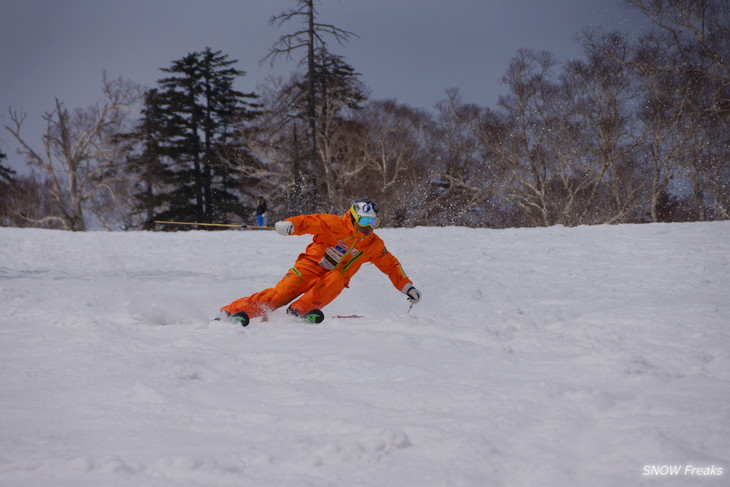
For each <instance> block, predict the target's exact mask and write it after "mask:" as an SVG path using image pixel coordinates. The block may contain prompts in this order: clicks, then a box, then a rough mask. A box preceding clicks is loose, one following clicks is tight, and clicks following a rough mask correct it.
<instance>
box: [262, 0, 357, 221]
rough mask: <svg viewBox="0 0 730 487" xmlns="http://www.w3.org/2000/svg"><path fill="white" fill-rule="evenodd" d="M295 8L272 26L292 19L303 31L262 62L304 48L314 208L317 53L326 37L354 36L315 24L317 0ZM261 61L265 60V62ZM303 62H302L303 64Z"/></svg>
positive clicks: (277, 45)
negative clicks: (297, 22) (296, 21)
mask: <svg viewBox="0 0 730 487" xmlns="http://www.w3.org/2000/svg"><path fill="white" fill-rule="evenodd" d="M294 1H295V2H296V4H297V5H296V7H294V8H292V9H289V10H286V11H284V12H282V13H281V14H279V15H276V16H274V17H272V18H271V20H270V21H269V22H270V23H271V24H276V25H279V26H281V25H282V24H284V23H286V22H288V21H291V20H300V21H301V22H302V24H303V25H304V27H303V28H301V29H299V30H296V31H295V32H293V33H291V34H286V35H284V36H282V37H280V38H279V40H278V41H277V42H276V43H275V44H274V46H273V47H272V48H271V50H270V51H269V54H268V55H267V56H266V57H265V58H264V59H263V60H267V59H269V60H271V61H272V62H273V61H274V60H275V59H276V58H278V57H280V56H286V57H287V58H289V59H291V58H292V55H293V53H294V52H295V51H298V50H300V49H302V48H304V49H306V57H305V58H304V59H305V60H306V81H307V96H306V100H307V110H306V119H307V127H308V131H307V139H308V141H309V144H308V145H309V151H308V159H309V162H308V168H307V171H306V172H307V174H308V175H309V180H310V181H309V190H308V193H309V197H308V198H305V199H306V200H308V201H307V204H308V206H310V207H311V209H314V208H315V207H316V205H317V204H318V200H319V197H318V194H317V187H318V176H319V174H318V173H319V171H318V169H319V164H318V163H317V110H316V103H317V101H316V100H317V93H316V88H317V83H318V78H317V77H318V73H317V66H316V62H315V61H316V57H317V54H318V51H319V52H320V54H323V53H324V52H326V51H327V43H326V42H325V40H324V35H325V34H326V35H329V36H332V37H334V39H335V40H336V41H337V42H339V43H340V44H342V43H344V42H345V41H347V40H348V39H349V38H350V37H352V36H354V35H355V34H354V33H352V32H348V31H346V30H343V29H339V28H337V27H335V26H333V25H331V24H323V23H320V22H317V21H316V17H317V15H318V12H317V9H316V8H315V6H314V2H315V0H294ZM263 60H262V61H263ZM303 63H304V61H303V62H302V64H303Z"/></svg>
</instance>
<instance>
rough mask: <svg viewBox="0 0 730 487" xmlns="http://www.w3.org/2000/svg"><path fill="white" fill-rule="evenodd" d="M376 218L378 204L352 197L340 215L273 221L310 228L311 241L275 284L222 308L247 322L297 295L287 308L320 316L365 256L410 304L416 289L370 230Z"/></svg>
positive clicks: (295, 230) (294, 231)
mask: <svg viewBox="0 0 730 487" xmlns="http://www.w3.org/2000/svg"><path fill="white" fill-rule="evenodd" d="M379 224H380V219H379V218H378V205H377V204H376V203H375V202H374V201H373V200H371V199H368V198H359V199H356V200H355V201H354V202H353V203H352V206H351V207H350V209H348V210H347V211H346V212H345V214H344V215H343V216H337V215H328V214H323V213H317V214H312V215H300V216H294V217H291V218H287V219H285V220H282V221H279V222H276V224H275V225H274V228H275V229H276V232H277V233H279V234H281V235H304V234H311V235H314V238H313V239H312V243H310V244H309V246H308V247H307V249H306V251H305V252H304V253H302V254H300V255H299V257H298V258H297V261H296V263H295V264H294V267H292V268H291V269H289V272H287V273H286V274H285V275H284V277H283V278H282V279H281V280H280V281H279V282H278V284H276V286H275V287H273V288H269V289H266V290H264V291H261V292H258V293H255V294H252V295H251V296H248V297H245V298H241V299H238V300H236V301H233V302H232V303H231V304H229V305H228V306H224V307H222V308H221V311H223V312H224V313H225V314H226V316H227V317H228V318H229V319H231V320H232V321H235V322H237V323H240V324H241V325H243V326H247V325H248V322H249V319H250V318H254V317H257V316H262V315H265V314H267V313H268V312H270V311H273V310H275V309H277V308H280V307H281V306H284V305H286V304H288V303H290V302H291V301H293V300H294V299H295V298H297V297H299V299H297V300H296V301H294V302H293V303H292V304H291V305H290V306H289V308H288V309H287V313H288V314H291V315H293V316H297V317H301V318H305V319H307V320H308V321H311V322H312V323H320V322H321V321H322V320H323V319H324V314H323V313H322V311H321V310H320V308H323V307H324V306H326V305H327V304H329V303H331V302H332V301H333V300H334V299H335V298H336V297H337V296H338V295H339V294H340V292H342V290H343V289H344V288H346V287H347V285H348V283H349V282H350V279H351V278H352V276H353V275H354V274H355V273H356V272H357V271H358V270H359V269H360V267H361V266H362V265H363V264H364V263H366V262H372V263H373V264H375V266H376V267H377V268H378V269H380V271H382V272H383V273H384V274H386V275H387V276H388V277H389V278H390V281H391V282H392V283H393V285H394V286H395V287H396V289H398V290H399V291H400V292H402V293H403V294H405V295H406V296H408V300H409V301H410V302H411V304H415V303H417V302H418V301H420V299H421V293H420V292H419V291H418V290H417V289H416V288H415V287H414V286H413V282H412V281H411V280H410V279H409V278H408V276H406V274H405V272H403V269H402V268H401V265H400V262H398V259H396V258H395V256H393V254H391V253H390V252H388V250H387V249H386V248H385V243H384V242H383V240H381V239H380V237H378V236H377V235H375V233H374V232H373V230H374V229H375V228H377V227H378V225H379Z"/></svg>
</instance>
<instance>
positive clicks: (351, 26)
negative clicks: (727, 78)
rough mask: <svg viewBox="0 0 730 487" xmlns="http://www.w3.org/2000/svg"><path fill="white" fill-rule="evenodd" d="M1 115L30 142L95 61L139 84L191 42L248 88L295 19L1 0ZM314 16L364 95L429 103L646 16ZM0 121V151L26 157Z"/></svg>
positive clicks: (78, 93) (333, 4)
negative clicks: (516, 59) (329, 30)
mask: <svg viewBox="0 0 730 487" xmlns="http://www.w3.org/2000/svg"><path fill="white" fill-rule="evenodd" d="M0 2H1V3H0V5H1V6H0V126H2V125H5V124H9V115H8V109H9V108H11V107H12V108H14V109H18V110H21V111H23V112H25V113H27V119H26V122H25V123H24V130H23V134H25V138H26V140H27V141H29V142H31V144H32V145H33V146H34V147H40V136H41V130H42V126H43V125H42V119H41V117H42V115H43V113H45V112H47V111H50V110H51V109H52V108H53V104H54V99H55V98H59V99H60V100H61V101H63V102H64V103H65V104H66V106H67V107H68V108H77V107H85V106H88V105H92V104H93V103H95V102H96V101H97V100H98V99H99V98H100V97H101V80H102V74H101V73H102V70H106V71H107V73H108V75H109V76H110V77H112V78H115V77H118V76H122V77H124V78H127V79H130V80H131V81H134V82H136V83H139V84H141V85H143V86H145V87H147V88H151V87H153V86H154V84H155V81H156V80H158V79H159V78H161V77H162V74H163V73H161V72H160V71H159V69H160V68H162V67H168V66H169V65H170V64H171V62H172V61H173V60H176V59H179V58H181V57H183V56H185V55H186V54H187V53H189V52H193V51H200V50H203V49H205V48H206V47H210V48H212V49H214V50H221V51H223V53H224V54H228V55H229V56H230V57H231V58H233V59H238V60H239V63H238V64H237V67H238V68H239V69H242V70H244V71H246V72H247V75H246V76H245V77H244V78H242V79H241V81H240V83H239V86H238V88H239V89H242V90H244V91H257V90H256V87H257V85H258V84H259V83H261V82H262V81H264V80H265V78H266V77H267V76H269V75H271V74H288V73H290V72H291V71H293V70H294V69H295V63H294V62H286V61H285V60H283V59H282V60H280V61H278V62H277V63H276V65H275V66H274V67H273V68H272V67H270V66H269V64H268V63H266V64H264V65H260V64H259V61H260V60H261V58H263V57H264V56H265V55H266V54H267V53H268V50H269V49H270V48H271V46H272V45H273V44H274V42H275V41H276V40H277V39H278V38H279V37H280V36H281V35H283V34H286V33H290V32H292V30H293V29H294V28H297V27H299V26H298V25H294V24H285V25H284V26H282V27H277V26H273V25H269V23H268V20H269V18H270V17H271V16H272V15H276V14H278V13H280V12H282V11H283V10H285V9H287V8H290V7H292V6H294V5H295V3H294V0H0ZM317 8H318V10H319V13H320V15H319V18H318V20H319V21H320V22H323V23H329V24H333V25H335V26H337V27H339V28H342V29H345V30H349V31H352V32H354V33H355V34H357V35H358V36H359V37H354V38H352V40H351V41H350V42H349V43H347V44H346V45H344V46H339V45H337V43H336V42H334V41H332V43H331V44H330V50H331V51H333V52H335V53H337V54H340V55H342V56H344V57H345V58H346V60H347V61H348V62H349V63H350V64H351V65H352V66H353V67H354V68H355V70H356V71H358V72H359V73H362V75H363V76H362V80H363V81H364V82H365V84H366V85H367V86H368V87H369V88H370V89H371V98H374V99H385V98H396V99H397V100H398V101H400V102H403V103H407V104H409V105H411V106H414V107H419V108H425V109H430V108H432V107H433V105H434V104H435V103H436V102H438V101H439V100H443V99H444V98H445V93H444V92H445V90H446V89H449V88H459V89H460V90H461V93H462V96H463V98H464V101H466V102H473V103H478V104H480V105H483V106H495V104H496V102H497V98H498V97H499V95H501V94H504V88H503V87H502V86H501V81H500V78H501V77H502V75H503V74H504V72H505V70H506V69H507V65H508V63H509V61H510V59H511V58H512V57H513V56H514V54H515V53H516V51H517V49H519V48H522V47H524V48H534V49H546V50H548V51H550V52H552V53H553V54H555V55H556V56H557V57H558V59H559V60H560V61H566V60H569V59H575V58H579V57H581V55H582V53H581V50H580V47H579V46H578V44H577V42H576V35H577V33H578V32H579V31H580V30H581V29H582V28H584V27H587V26H600V27H603V28H606V29H619V30H622V31H624V32H627V33H639V32H643V31H645V30H647V29H648V26H649V24H648V22H647V21H646V20H645V18H644V17H643V16H642V15H641V14H640V13H638V12H636V11H633V10H628V9H626V8H624V7H622V6H621V5H620V4H619V2H618V0H320V1H319V3H318V7H317ZM16 147H17V146H16V144H15V142H14V140H13V138H12V136H11V135H10V134H9V133H8V132H7V131H6V130H5V129H4V128H3V129H0V150H2V151H3V152H5V153H6V154H7V155H8V162H9V165H10V166H11V167H13V168H15V169H19V168H21V167H22V166H23V165H24V164H23V162H22V161H21V160H20V158H19V156H18V155H16V154H15V150H16Z"/></svg>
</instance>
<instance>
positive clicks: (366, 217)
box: [350, 198, 380, 228]
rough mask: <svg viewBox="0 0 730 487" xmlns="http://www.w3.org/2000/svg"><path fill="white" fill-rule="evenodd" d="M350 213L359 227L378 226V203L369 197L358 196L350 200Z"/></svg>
mask: <svg viewBox="0 0 730 487" xmlns="http://www.w3.org/2000/svg"><path fill="white" fill-rule="evenodd" d="M350 214H351V215H352V218H353V219H354V220H355V223H357V224H358V225H360V226H361V227H371V228H378V226H379V225H380V218H378V204H377V203H376V202H375V201H373V200H371V199H370V198H358V199H356V200H355V201H353V202H352V206H351V207H350Z"/></svg>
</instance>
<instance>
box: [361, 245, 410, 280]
mask: <svg viewBox="0 0 730 487" xmlns="http://www.w3.org/2000/svg"><path fill="white" fill-rule="evenodd" d="M371 262H372V263H373V264H375V267H377V268H378V269H380V272H382V273H383V274H386V275H387V276H388V277H389V278H390V282H392V283H393V286H395V288H396V289H398V291H401V290H403V286H405V285H406V284H408V283H409V282H413V281H411V280H410V279H409V278H408V276H407V275H406V273H405V271H403V267H401V265H400V262H399V261H398V259H396V258H395V256H394V255H393V254H391V253H390V252H388V249H386V248H385V245H383V251H382V252H381V253H380V254H378V255H377V256H376V257H375V258H374V259H372V260H371Z"/></svg>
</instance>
